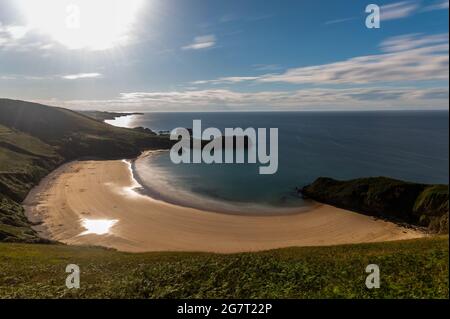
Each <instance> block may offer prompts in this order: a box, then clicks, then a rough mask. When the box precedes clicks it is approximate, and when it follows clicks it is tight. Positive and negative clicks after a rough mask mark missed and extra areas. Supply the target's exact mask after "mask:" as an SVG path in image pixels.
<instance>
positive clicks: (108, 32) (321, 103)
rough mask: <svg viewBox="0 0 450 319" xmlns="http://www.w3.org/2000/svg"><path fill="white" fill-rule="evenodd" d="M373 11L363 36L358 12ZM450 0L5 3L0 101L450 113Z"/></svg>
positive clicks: (0, 5) (0, 25)
mask: <svg viewBox="0 0 450 319" xmlns="http://www.w3.org/2000/svg"><path fill="white" fill-rule="evenodd" d="M369 4H376V5H378V6H379V7H380V10H381V19H380V28H371V29H369V28H367V26H366V18H367V16H368V15H369V13H366V12H365V11H366V6H367V5H369ZM448 8H449V1H448V0H404V1H395V0H394V1H381V0H368V1H365V0H342V1H330V0H314V1H313V0H282V1H280V0H267V1H260V0H226V1H225V0H0V97H3V98H13V99H21V100H29V101H35V102H39V103H43V104H48V105H54V106H62V107H68V108H72V109H77V110H81V109H84V110H110V111H144V112H145V111H149V112H150V111H163V112H164V111H186V112H188V111H300V110H317V111H322V110H389V109H392V110H398V109H419V110H431V109H447V108H448V96H449V94H448V91H449V89H448V86H449V84H448V72H449V70H448V60H449V53H448V48H449V44H448V18H449V17H448V10H449V9H448Z"/></svg>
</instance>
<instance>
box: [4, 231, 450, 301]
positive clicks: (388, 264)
mask: <svg viewBox="0 0 450 319" xmlns="http://www.w3.org/2000/svg"><path fill="white" fill-rule="evenodd" d="M447 257H448V237H447V236H446V237H436V238H432V239H421V240H412V241H399V242H389V243H377V244H361V245H345V246H335V247H321V248H313V247H309V248H308V247H305V248H288V249H281V250H274V251H268V252H260V253H246V254H235V255H215V254H200V253H145V254H128V253H120V252H115V251H112V250H106V249H101V248H88V247H75V246H63V245H45V246H43V245H26V244H0V269H2V273H1V275H0V298H152V299H153V298H448V297H449V295H448V259H447ZM68 264H77V265H78V266H79V267H80V270H81V276H80V282H81V287H80V289H78V290H76V289H72V290H69V289H67V288H66V286H65V279H66V276H67V275H68V274H66V273H65V267H66V266H67V265H68ZM369 264H377V265H378V266H379V267H380V279H381V282H380V283H381V287H380V289H373V290H369V289H367V288H366V286H365V280H366V276H367V275H368V274H367V273H366V272H365V269H366V266H367V265H369Z"/></svg>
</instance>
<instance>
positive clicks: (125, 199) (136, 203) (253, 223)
mask: <svg viewBox="0 0 450 319" xmlns="http://www.w3.org/2000/svg"><path fill="white" fill-rule="evenodd" d="M138 186H139V185H138V184H137V183H136V181H135V180H134V179H133V176H132V172H131V169H130V164H129V163H127V162H126V161H83V162H72V163H68V164H66V165H64V166H62V167H60V168H59V169H57V170H56V171H54V172H53V173H52V174H50V175H49V176H48V177H46V178H45V179H44V180H43V181H42V182H41V183H40V184H39V186H37V187H36V188H34V189H33V190H32V191H31V192H30V194H29V195H28V197H27V198H26V200H25V202H24V206H25V210H26V214H27V216H28V218H29V219H30V220H31V221H33V222H40V223H41V224H40V225H38V226H35V227H34V228H35V229H36V230H38V231H39V233H40V234H41V236H43V237H46V238H49V239H54V240H57V241H60V242H63V243H66V244H71V245H98V246H105V247H110V248H115V249H118V250H121V251H129V252H148V251H197V252H216V253H234V252H244V251H260V250H268V249H275V248H283V247H291V246H323V245H337V244H348V243H362V242H377V241H389V240H402V239H411V238H417V237H423V236H425V235H424V234H423V233H421V232H419V231H417V230H413V229H406V228H403V227H400V226H398V225H395V224H393V223H390V222H386V221H382V220H376V219H374V218H372V217H368V216H364V215H361V214H357V213H353V212H350V211H346V210H343V209H339V208H335V207H332V206H328V205H320V204H318V205H317V206H316V207H315V208H313V209H311V210H310V211H307V212H299V213H298V214H290V215H283V216H245V215H228V214H220V213H214V212H207V211H201V210H197V209H191V208H185V207H180V206H175V205H172V204H168V203H165V202H162V201H157V200H154V199H152V198H150V197H148V196H144V195H141V194H139V193H138V192H136V191H135V190H134V189H135V188H136V187H138Z"/></svg>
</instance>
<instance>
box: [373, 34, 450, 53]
mask: <svg viewBox="0 0 450 319" xmlns="http://www.w3.org/2000/svg"><path fill="white" fill-rule="evenodd" d="M445 43H448V33H442V34H434V35H428V36H423V35H422V34H418V33H415V34H406V35H401V36H396V37H391V38H389V39H387V40H385V41H383V42H382V43H381V48H382V50H383V51H385V52H397V51H406V50H412V49H416V48H420V47H425V46H429V45H435V44H445Z"/></svg>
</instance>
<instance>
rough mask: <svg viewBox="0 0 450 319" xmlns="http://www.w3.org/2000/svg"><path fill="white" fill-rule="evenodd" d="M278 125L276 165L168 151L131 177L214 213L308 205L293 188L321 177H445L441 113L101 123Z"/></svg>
mask: <svg viewBox="0 0 450 319" xmlns="http://www.w3.org/2000/svg"><path fill="white" fill-rule="evenodd" d="M194 119H200V120H202V127H203V129H204V128H207V127H217V128H219V129H221V130H222V132H223V130H224V128H228V127H229V128H235V127H241V128H244V129H245V128H247V127H253V128H271V127H275V128H278V129H279V169H278V172H277V173H276V174H275V175H260V174H258V167H259V165H260V164H231V165H230V164H213V165H207V164H180V165H175V164H173V163H172V162H171V161H170V158H169V153H168V152H161V153H158V154H154V155H152V156H149V157H146V158H143V159H141V160H139V161H137V162H136V163H135V167H134V168H135V176H136V177H137V179H138V180H139V182H140V183H141V184H142V185H143V186H144V187H145V188H146V189H147V191H148V192H149V193H150V194H151V195H152V196H154V197H157V198H159V199H162V200H165V201H168V202H172V203H176V204H180V205H186V206H191V207H197V208H207V209H210V210H216V211H227V212H235V211H236V212H237V211H246V212H249V213H254V212H258V213H259V212H264V213H265V212H273V213H276V212H277V211H280V212H282V211H289V210H291V209H292V208H293V207H295V208H296V209H297V208H301V207H308V205H310V204H309V203H308V202H305V201H303V200H302V199H301V198H299V197H298V196H297V195H296V192H295V188H296V187H302V186H304V185H306V184H308V183H311V182H313V181H314V180H315V179H316V178H318V177H320V176H327V177H332V178H336V179H351V178H358V177H368V176H388V177H392V178H398V179H402V180H407V181H413V182H421V183H443V184H448V180H449V146H448V145H449V128H448V121H449V113H448V112H447V111H398V112H397V111H386V112H289V113H286V112H280V113H267V112H266V113H147V114H145V115H135V116H128V117H123V118H119V119H117V120H115V121H109V122H108V123H110V124H113V125H118V126H126V127H137V126H143V127H147V128H150V129H152V130H154V131H165V130H172V129H174V128H177V127H187V128H190V127H192V121H193V120H194Z"/></svg>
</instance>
